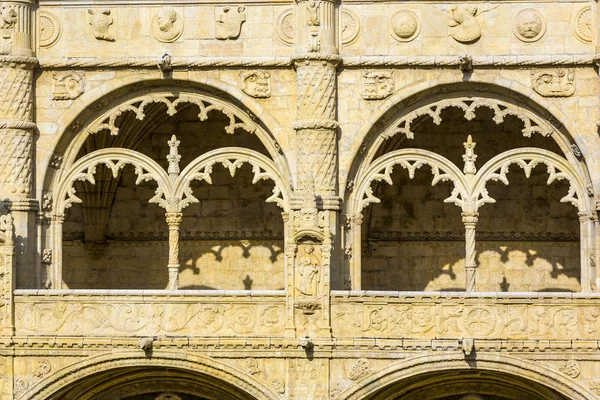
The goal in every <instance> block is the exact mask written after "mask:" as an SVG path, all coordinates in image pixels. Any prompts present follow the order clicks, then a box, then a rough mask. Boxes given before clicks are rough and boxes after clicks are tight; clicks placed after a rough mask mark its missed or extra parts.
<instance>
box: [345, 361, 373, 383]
mask: <svg viewBox="0 0 600 400" xmlns="http://www.w3.org/2000/svg"><path fill="white" fill-rule="evenodd" d="M370 373H371V363H370V362H369V360H368V359H366V358H360V359H359V360H357V361H356V363H355V364H353V365H352V367H350V370H349V371H348V378H350V379H352V380H353V381H356V380H358V379H360V378H364V377H365V376H367V375H369V374H370Z"/></svg>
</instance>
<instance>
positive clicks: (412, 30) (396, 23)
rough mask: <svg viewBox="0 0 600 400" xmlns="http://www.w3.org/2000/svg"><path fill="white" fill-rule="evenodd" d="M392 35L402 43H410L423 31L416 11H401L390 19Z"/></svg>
mask: <svg viewBox="0 0 600 400" xmlns="http://www.w3.org/2000/svg"><path fill="white" fill-rule="evenodd" d="M389 30H390V35H392V37H393V38H394V39H396V40H398V41H400V42H410V41H411V40H413V39H414V38H416V37H417V36H418V35H419V32H420V30H421V22H420V17H419V15H417V13H415V12H414V11H410V10H400V11H398V12H396V13H395V14H394V15H393V16H392V18H391V19H390V26H389Z"/></svg>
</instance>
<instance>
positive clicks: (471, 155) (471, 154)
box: [462, 135, 477, 175]
mask: <svg viewBox="0 0 600 400" xmlns="http://www.w3.org/2000/svg"><path fill="white" fill-rule="evenodd" d="M476 144H477V143H475V142H474V141H473V138H472V137H471V135H469V136H468V137H467V141H466V142H464V143H463V145H464V146H465V154H464V155H463V156H462V157H463V161H464V162H465V166H464V168H463V172H464V173H465V174H467V175H474V174H475V173H477V168H476V167H475V160H477V155H476V154H475V145H476Z"/></svg>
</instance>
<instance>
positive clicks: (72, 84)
mask: <svg viewBox="0 0 600 400" xmlns="http://www.w3.org/2000/svg"><path fill="white" fill-rule="evenodd" d="M84 75H85V72H73V71H70V72H55V73H53V75H52V78H53V79H54V81H53V83H52V99H53V100H75V99H76V98H78V97H79V96H81V94H82V93H83V92H84V90H85V81H84V79H83V76H84Z"/></svg>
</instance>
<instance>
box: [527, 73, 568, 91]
mask: <svg viewBox="0 0 600 400" xmlns="http://www.w3.org/2000/svg"><path fill="white" fill-rule="evenodd" d="M574 81H575V70H574V69H558V70H555V71H542V72H532V73H531V85H532V86H533V90H535V91H536V92H537V93H539V94H540V95H542V96H544V97H569V96H572V95H573V94H574V93H575V83H574Z"/></svg>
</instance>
